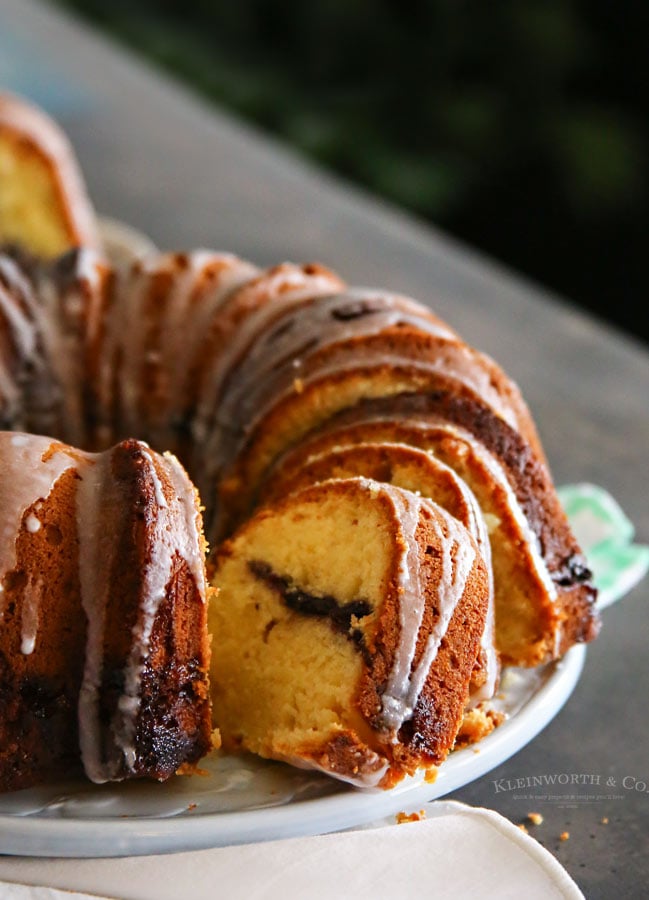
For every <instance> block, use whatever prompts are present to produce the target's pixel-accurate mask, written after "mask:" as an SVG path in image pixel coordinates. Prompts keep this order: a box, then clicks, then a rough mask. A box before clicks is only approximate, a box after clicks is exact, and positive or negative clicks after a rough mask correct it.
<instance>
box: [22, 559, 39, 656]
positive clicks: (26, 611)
mask: <svg viewBox="0 0 649 900" xmlns="http://www.w3.org/2000/svg"><path fill="white" fill-rule="evenodd" d="M42 593H43V581H42V579H41V578H39V577H38V576H34V575H30V576H29V578H28V580H27V584H26V585H25V587H24V589H23V598H22V600H23V602H22V617H21V623H20V624H21V634H20V652H21V653H22V654H23V655H24V656H29V655H30V654H31V653H33V652H34V647H35V646H36V637H37V635H38V621H39V618H40V604H41V596H42Z"/></svg>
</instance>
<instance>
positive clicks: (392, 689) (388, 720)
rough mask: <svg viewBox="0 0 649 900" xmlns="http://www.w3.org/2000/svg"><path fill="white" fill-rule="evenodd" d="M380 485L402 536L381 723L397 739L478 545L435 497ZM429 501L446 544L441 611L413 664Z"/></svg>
mask: <svg viewBox="0 0 649 900" xmlns="http://www.w3.org/2000/svg"><path fill="white" fill-rule="evenodd" d="M380 491H381V493H383V494H384V495H385V496H387V497H388V498H389V500H390V502H391V503H392V505H393V508H394V511H395V516H396V519H397V521H398V522H399V528H400V532H401V538H402V552H401V557H400V560H399V624H400V635H399V642H398V644H397V647H396V649H395V654H394V660H393V663H392V670H391V672H390V674H389V676H388V680H387V683H386V686H385V690H384V693H383V696H382V718H383V723H384V726H385V727H386V729H387V730H388V731H389V732H390V733H391V734H392V739H393V740H394V741H396V740H397V734H398V731H399V729H400V728H401V726H402V725H403V724H404V722H406V721H407V720H408V719H409V718H410V717H411V716H412V714H413V713H414V710H415V707H416V705H417V701H418V699H419V697H420V695H421V691H422V689H423V687H424V684H425V681H426V677H427V675H428V672H429V669H430V667H431V665H432V662H433V660H434V659H435V657H436V655H437V652H438V650H439V646H440V644H441V642H442V640H443V638H444V635H445V634H446V631H447V630H448V626H449V624H450V622H451V619H452V617H453V613H454V612H455V609H456V607H457V605H458V603H459V602H460V600H461V599H462V596H463V594H464V589H465V586H466V581H467V578H468V577H469V574H470V572H471V569H472V566H473V563H474V560H475V551H474V549H473V546H472V545H471V544H470V543H469V542H468V541H467V540H466V530H465V529H464V528H463V527H462V526H461V525H460V523H459V522H458V521H457V520H456V519H454V518H453V517H452V516H449V515H448V514H446V513H444V511H443V510H442V509H441V507H439V506H437V505H436V504H434V503H433V502H432V501H431V500H427V499H424V498H422V497H418V496H417V495H416V494H413V493H411V492H409V491H400V490H396V489H394V488H392V487H391V486H390V485H386V484H381V485H380ZM426 506H429V507H430V508H432V513H433V514H432V515H431V516H430V518H429V523H430V524H431V525H432V526H433V527H434V529H435V531H436V532H437V535H438V538H439V543H440V547H441V550H442V556H441V559H440V564H441V573H440V578H439V583H438V597H437V604H438V607H439V616H438V618H437V620H436V621H435V623H434V625H433V628H432V629H431V632H430V634H429V635H428V636H427V638H426V642H425V646H424V649H423V652H422V654H421V656H420V659H419V661H418V663H417V665H414V660H415V655H416V648H417V639H418V637H419V633H420V630H421V626H422V623H423V618H424V603H425V594H424V584H423V574H422V571H421V561H420V553H421V549H420V547H419V544H418V542H417V538H416V531H417V526H418V524H419V520H420V517H421V516H422V511H423V509H424V508H425V507H426ZM442 522H443V523H444V525H443V526H442Z"/></svg>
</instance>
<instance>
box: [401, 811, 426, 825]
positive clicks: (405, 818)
mask: <svg viewBox="0 0 649 900" xmlns="http://www.w3.org/2000/svg"><path fill="white" fill-rule="evenodd" d="M395 818H396V820H397V825H403V823H404V822H421V821H422V819H425V818H426V811H425V810H424V809H420V810H419V812H412V813H406V812H399V813H397V814H396V816H395Z"/></svg>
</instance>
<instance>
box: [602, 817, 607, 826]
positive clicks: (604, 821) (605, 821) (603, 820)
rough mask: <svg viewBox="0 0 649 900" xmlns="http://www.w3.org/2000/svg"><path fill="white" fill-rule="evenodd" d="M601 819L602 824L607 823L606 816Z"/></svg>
mask: <svg viewBox="0 0 649 900" xmlns="http://www.w3.org/2000/svg"><path fill="white" fill-rule="evenodd" d="M601 821H602V825H608V816H604V818H603V819H602V820H601Z"/></svg>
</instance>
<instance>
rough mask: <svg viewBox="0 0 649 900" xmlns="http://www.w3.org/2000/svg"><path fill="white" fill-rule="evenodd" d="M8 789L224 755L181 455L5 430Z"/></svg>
mask: <svg viewBox="0 0 649 900" xmlns="http://www.w3.org/2000/svg"><path fill="white" fill-rule="evenodd" d="M0 463H1V465H0V615H1V617H2V629H0V790H4V791H7V790H16V789H19V788H24V787H29V786H31V785H34V784H38V783H41V782H45V781H52V780H53V779H55V778H61V777H64V776H69V775H76V774H81V773H82V772H85V774H86V776H87V777H88V778H89V779H90V780H92V781H94V782H98V783H99V782H105V781H118V780H123V779H131V778H154V779H157V780H161V781H162V780H165V779H167V778H169V776H171V775H172V774H173V773H174V772H176V771H177V770H178V769H179V768H180V767H182V766H183V765H191V764H194V763H196V762H197V761H198V760H199V759H200V758H201V757H202V756H203V755H204V754H205V753H207V752H208V750H209V749H210V748H211V746H212V727H211V713H210V698H209V686H208V670H209V643H208V635H207V627H206V626H207V605H206V593H207V589H206V583H205V571H204V553H205V547H204V542H203V538H202V526H201V519H200V512H199V508H198V504H197V499H196V494H195V491H194V488H193V486H192V485H191V483H190V482H189V480H188V479H187V476H186V475H185V473H184V470H183V469H182V468H181V467H180V464H179V463H178V462H177V461H176V460H175V458H173V457H170V456H160V455H158V454H155V453H154V452H153V451H152V450H150V448H149V447H148V446H147V445H146V444H142V443H140V442H138V441H125V442H123V443H121V444H118V445H116V446H115V447H114V448H112V449H111V450H109V451H106V452H105V453H101V454H88V453H83V452H82V451H80V450H76V449H75V448H72V447H70V446H68V445H66V444H60V443H57V442H54V441H52V440H51V439H50V438H47V437H40V436H35V435H28V434H21V433H9V432H2V433H0Z"/></svg>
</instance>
